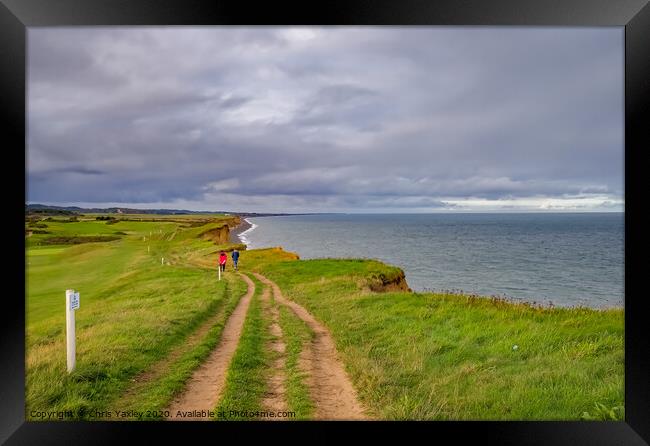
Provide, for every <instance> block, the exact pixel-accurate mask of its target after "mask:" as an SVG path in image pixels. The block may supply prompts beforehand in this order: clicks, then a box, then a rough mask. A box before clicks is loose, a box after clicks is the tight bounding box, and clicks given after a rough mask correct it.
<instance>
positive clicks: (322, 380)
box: [253, 273, 368, 420]
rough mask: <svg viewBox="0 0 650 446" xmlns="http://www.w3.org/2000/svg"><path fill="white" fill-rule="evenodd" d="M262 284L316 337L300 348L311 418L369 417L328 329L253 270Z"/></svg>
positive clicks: (347, 418)
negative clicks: (310, 399)
mask: <svg viewBox="0 0 650 446" xmlns="http://www.w3.org/2000/svg"><path fill="white" fill-rule="evenodd" d="M253 275H254V276H255V277H257V278H258V279H259V280H260V281H261V282H262V283H264V284H266V285H269V286H270V287H271V289H272V290H273V295H274V297H275V299H276V300H277V301H278V302H279V303H280V304H282V305H286V306H287V307H289V308H291V310H293V312H294V313H295V314H296V315H297V316H298V317H299V318H300V319H302V320H303V321H304V322H305V323H306V324H307V325H308V326H309V328H310V329H311V330H312V331H313V332H314V334H315V336H314V339H313V341H312V343H311V344H310V345H308V346H307V348H306V349H305V350H303V354H302V355H301V361H300V364H301V366H302V367H303V368H304V369H305V371H306V372H307V373H308V375H309V379H308V380H307V385H308V387H309V390H310V394H311V397H312V399H313V401H314V405H315V406H316V411H315V416H314V419H318V420H364V419H368V416H367V415H366V411H365V409H364V408H363V407H362V406H361V404H360V403H359V401H358V399H357V393H356V391H355V389H354V387H353V386H352V383H351V382H350V379H349V378H348V376H347V374H346V373H345V369H344V368H343V364H341V362H340V361H339V359H338V354H337V351H336V347H335V344H334V341H333V339H332V336H331V335H330V333H329V331H328V330H327V329H326V328H325V327H324V326H323V325H322V324H321V323H320V322H318V321H317V320H316V319H315V318H314V317H313V316H312V315H311V314H310V313H309V312H308V311H307V310H306V309H305V308H303V307H302V306H301V305H299V304H297V303H296V302H293V301H290V300H288V299H286V298H285V297H284V296H283V295H282V291H281V290H280V288H279V287H278V285H277V284H275V283H274V282H272V281H271V280H269V279H267V278H266V277H264V276H263V275H261V274H257V273H253Z"/></svg>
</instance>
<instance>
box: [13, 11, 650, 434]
mask: <svg viewBox="0 0 650 446" xmlns="http://www.w3.org/2000/svg"><path fill="white" fill-rule="evenodd" d="M235 24H237V25H263V24H265V25H272V24H275V25H292V24H295V25H300V24H302V25H312V24H313V25H352V24H357V25H507V26H513V25H515V26H619V27H622V26H624V27H625V192H626V193H625V195H626V197H625V257H626V261H625V290H626V293H625V421H624V422H573V421H571V422H569V421H567V422H561V421H553V422H471V421H468V422H403V423H393V422H371V423H347V422H341V423H322V422H304V423H258V422H253V423H192V422H185V423H152V422H148V423H147V422H142V423H138V422H110V423H107V422H26V421H25V414H24V408H25V395H24V393H25V364H24V363H25V305H24V302H23V301H21V300H20V297H18V290H20V289H22V292H23V293H24V292H25V272H24V269H23V268H22V267H21V265H14V267H16V269H17V271H16V273H15V274H11V275H9V276H8V277H10V279H11V281H12V284H16V288H17V291H16V293H14V294H13V295H14V296H17V297H16V298H11V297H10V295H6V296H5V299H4V301H5V302H3V303H4V307H5V308H4V309H3V310H2V311H0V313H2V317H3V321H2V324H0V327H1V328H0V329H1V330H2V336H1V337H0V349H1V352H2V360H1V361H0V367H1V369H0V374H1V377H2V380H1V383H2V384H1V387H0V388H1V391H0V404H1V405H2V412H0V441H2V442H5V441H6V444H12V445H13V444H56V443H68V444H112V445H114V444H116V442H123V441H133V442H135V441H146V442H147V443H150V442H153V441H154V438H156V439H171V438H172V437H173V436H177V438H179V439H182V441H185V442H187V441H188V439H189V440H190V441H192V440H194V441H196V438H197V435H201V436H203V435H205V436H207V438H213V439H215V440H217V441H219V440H221V441H223V440H225V439H226V435H228V436H229V437H231V438H232V435H236V437H235V439H236V441H239V440H243V439H244V437H246V436H247V435H248V434H250V433H257V434H259V433H265V434H267V433H268V434H271V432H273V433H275V434H277V435H279V436H280V438H283V439H288V438H295V437H294V436H295V429H296V428H299V429H300V430H301V431H304V434H303V436H301V437H300V438H299V441H301V442H304V441H309V442H311V441H314V440H321V441H323V440H327V439H335V438H338V437H339V436H340V434H341V430H342V429H348V428H354V429H355V430H358V431H359V432H358V434H360V435H362V436H363V437H370V436H372V437H374V436H375V435H377V436H384V435H385V434H388V433H390V432H392V431H395V430H398V431H399V432H400V433H403V434H406V435H408V437H405V438H411V439H412V440H411V441H414V440H415V438H418V437H415V435H418V436H419V438H424V439H428V440H429V441H432V442H434V443H435V442H443V441H444V442H445V443H447V442H449V441H453V443H454V444H456V443H463V442H467V441H468V440H474V441H477V442H481V443H484V442H491V443H495V444H501V445H510V444H512V445H523V444H531V445H546V444H554V445H555V444H557V445H561V444H571V445H581V444H584V445H642V444H648V442H650V423H649V421H650V354H649V353H648V352H650V345H649V342H648V328H647V327H648V323H647V322H646V320H645V318H646V316H647V315H648V312H647V311H646V310H647V306H646V304H645V299H646V296H645V295H644V293H639V294H636V295H632V294H631V291H632V290H634V289H635V288H634V286H633V285H634V282H637V283H638V282H639V281H640V278H641V277H642V273H643V271H642V270H641V268H643V267H644V266H645V265H646V264H647V263H648V262H647V260H645V261H644V259H643V251H642V249H643V244H642V243H641V238H642V235H643V234H642V226H643V218H642V209H641V206H640V204H639V201H636V200H637V199H638V200H642V199H643V198H642V196H640V197H638V198H635V195H637V194H639V195H641V194H640V193H639V192H638V191H642V190H648V187H647V186H646V185H645V183H644V182H643V181H642V180H643V179H644V177H643V174H642V170H641V169H642V166H643V163H641V161H640V159H641V158H640V157H641V156H642V154H643V153H644V151H645V150H646V149H648V148H650V130H648V129H646V128H645V125H644V124H645V123H646V122H650V121H648V120H647V115H648V113H647V112H648V109H649V108H650V105H649V104H650V100H649V99H648V93H649V91H650V6H649V5H648V1H647V0H617V1H611V0H591V1H585V0H547V1H534V0H498V1H497V0H492V1H485V0H483V1H482V0H456V1H453V0H445V1H435V2H434V1H425V0H401V1H389V0H387V1H385V0H374V1H367V0H366V1H363V0H354V1H353V0H335V1H323V2H320V3H311V2H300V3H295V4H294V3H282V4H279V3H276V2H260V3H259V4H255V5H251V4H249V3H247V2H241V1H240V2H234V1H230V2H225V1H205V0H202V1H199V0H185V1H178V0H85V1H83V0H82V1H74V0H58V1H53V0H0V98H2V105H1V106H0V110H1V111H0V113H2V115H1V119H0V126H1V127H2V129H3V132H2V135H3V137H4V140H5V150H4V151H3V152H4V154H5V159H6V158H7V157H6V155H9V154H13V155H17V156H16V157H15V161H11V163H10V164H9V165H10V166H11V167H10V168H9V169H5V172H8V173H9V174H10V175H3V176H2V181H3V183H4V184H3V185H4V188H3V190H5V191H9V192H10V193H9V194H7V195H6V196H5V200H4V201H5V203H7V202H10V203H11V208H12V210H15V211H16V218H12V219H11V221H10V225H11V226H10V227H11V231H10V234H9V236H8V238H9V239H10V241H8V242H7V244H5V246H11V248H12V250H13V251H12V252H11V253H6V254H5V255H6V256H7V257H9V256H11V257H10V258H11V259H13V258H14V257H13V255H12V254H14V253H17V254H18V257H17V258H20V256H21V255H25V245H24V242H22V241H21V240H24V239H23V238H22V234H23V231H24V223H23V217H24V208H23V206H24V205H25V203H26V197H27V194H26V192H27V191H26V189H25V191H24V192H25V194H24V195H23V196H22V197H19V194H18V193H17V192H14V190H15V189H16V188H17V186H16V184H17V183H19V182H20V178H21V177H20V175H21V174H20V170H19V167H21V166H22V167H23V172H25V176H24V177H22V180H23V184H24V185H25V188H26V187H27V186H26V184H27V181H26V180H27V179H26V175H27V174H26V169H24V168H25V159H26V157H25V156H23V157H20V155H18V154H19V153H20V152H19V149H20V148H21V147H25V149H26V120H25V116H26V115H25V112H26V110H25V109H26V95H25V93H26V77H25V72H26V65H25V62H26V31H27V27H39V26H95V25H235ZM644 118H645V119H644ZM7 143H8V144H7ZM6 165H7V163H5V166H6ZM12 176H15V177H12ZM644 186H645V187H644ZM21 200H22V201H21ZM637 256H638V258H639V259H640V260H639V261H636V260H634V259H635V257H637ZM13 263H14V264H15V263H18V262H13ZM636 289H638V288H636ZM305 434H306V435H305ZM161 437H162V438H161ZM269 438H270V437H269ZM442 438H445V439H446V440H441V439H442Z"/></svg>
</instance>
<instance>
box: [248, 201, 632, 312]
mask: <svg viewBox="0 0 650 446" xmlns="http://www.w3.org/2000/svg"><path fill="white" fill-rule="evenodd" d="M248 221H249V222H250V223H251V224H252V226H251V227H250V228H249V229H248V230H247V231H245V232H243V233H242V234H240V238H241V239H242V242H243V243H246V244H247V245H248V248H249V249H255V248H265V247H272V246H282V247H283V248H284V249H285V250H287V251H291V252H295V253H297V254H298V255H299V256H300V258H301V259H315V258H327V257H334V258H369V259H377V260H381V261H383V262H385V263H389V264H391V265H395V266H399V267H400V268H402V269H403V270H404V272H405V274H406V281H407V282H408V284H409V286H410V287H411V288H412V289H413V291H417V292H440V291H448V292H459V293H460V292H462V293H468V294H478V295H482V296H499V297H503V298H507V299H511V300H514V301H526V302H530V303H536V304H538V305H552V306H563V307H573V306H586V307H593V308H607V307H623V306H624V279H625V253H624V236H625V228H624V213H517V214H515V213H498V214H497V213H492V214H487V213H437V214H315V215H292V216H281V217H256V218H248Z"/></svg>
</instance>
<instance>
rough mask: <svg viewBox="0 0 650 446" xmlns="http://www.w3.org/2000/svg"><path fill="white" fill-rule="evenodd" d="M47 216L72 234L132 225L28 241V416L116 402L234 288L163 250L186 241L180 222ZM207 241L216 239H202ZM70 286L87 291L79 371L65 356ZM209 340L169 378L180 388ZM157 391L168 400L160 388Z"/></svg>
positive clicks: (81, 412) (82, 412)
mask: <svg viewBox="0 0 650 446" xmlns="http://www.w3.org/2000/svg"><path fill="white" fill-rule="evenodd" d="M47 223H48V226H51V227H52V229H53V231H56V232H57V233H58V234H59V235H61V236H66V237H70V236H79V235H81V234H83V236H87V235H89V234H98V233H101V231H102V230H105V229H104V227H108V228H111V229H110V231H113V230H116V229H119V230H121V231H124V232H125V233H127V234H128V235H127V236H123V237H122V238H121V239H120V240H116V241H112V242H100V243H85V244H81V245H75V246H69V247H62V246H61V245H58V246H56V247H53V246H51V245H48V246H43V245H41V246H38V245H37V246H33V245H31V246H30V244H28V248H27V252H26V272H27V278H26V282H27V283H26V288H27V296H26V319H27V327H26V332H27V333H26V341H27V342H26V415H27V419H32V416H31V413H32V411H33V410H69V411H72V412H73V414H74V417H75V418H82V419H83V418H87V417H88V416H89V414H91V413H93V412H94V411H97V410H100V411H101V410H107V409H110V403H111V402H112V401H114V400H115V399H116V398H118V397H119V396H120V395H121V394H122V393H123V392H124V391H125V390H126V389H127V388H128V387H129V385H130V379H131V378H132V377H134V376H136V375H137V374H138V373H140V372H142V371H143V370H146V369H147V368H148V367H150V366H151V365H153V364H155V363H156V362H157V361H159V360H160V359H161V358H164V357H166V356H167V355H168V353H169V352H170V351H171V350H172V349H174V348H175V347H177V346H178V345H179V343H181V342H182V341H183V339H185V338H186V337H187V335H188V334H189V333H191V332H192V331H193V330H195V329H196V328H197V327H198V326H200V324H201V323H202V322H203V321H205V320H206V319H207V318H208V317H210V315H212V314H214V312H215V311H217V310H218V308H219V307H220V306H221V305H223V303H224V299H225V298H226V282H225V281H222V282H217V280H216V274H215V272H214V270H213V269H210V268H208V267H200V266H199V267H197V266H194V265H176V264H173V262H172V264H171V265H167V264H166V265H161V263H160V258H161V257H162V256H167V255H168V253H170V252H171V251H172V250H173V249H175V244H176V243H182V241H181V242H177V241H168V240H166V237H169V236H170V234H171V233H172V231H173V230H175V229H177V228H178V223H170V222H154V223H151V222H120V223H118V224H115V225H110V226H106V225H105V224H104V223H103V222H95V221H80V222H74V223H55V222H47ZM57 224H58V225H59V226H57ZM150 232H151V235H149V233H150ZM142 237H146V239H147V240H146V241H143V238H142ZM31 238H32V237H29V238H28V240H29V239H31ZM147 246H149V251H147ZM197 246H210V243H209V242H207V241H199V243H198V245H197ZM167 261H168V260H167ZM68 288H74V289H75V290H77V291H79V292H80V297H81V298H80V301H81V305H80V308H79V310H77V311H76V326H77V327H76V332H77V368H76V370H75V371H74V372H73V373H71V374H68V373H67V372H66V363H65V361H66V360H65V357H66V353H65V311H64V308H65V307H64V302H65V290H66V289H68ZM206 345H207V344H206ZM206 348H207V347H205V346H204V348H203V350H201V349H200V348H198V349H197V350H196V351H194V352H189V353H188V355H189V356H188V357H184V359H183V360H181V363H179V364H178V365H177V368H176V369H175V370H172V371H170V376H168V377H166V379H167V380H168V381H166V383H167V384H165V385H164V386H168V388H170V389H173V388H175V387H174V386H177V385H178V382H179V381H180V380H182V379H183V378H184V377H185V376H187V373H188V370H189V369H190V368H192V367H193V366H194V365H196V364H198V362H199V358H200V357H201V355H203V354H205V349H206ZM192 355H196V356H195V357H194V359H192V357H191V356H192ZM174 374H176V378H175V377H174V376H173V375H174ZM164 386H163V387H164ZM154 393H155V392H154ZM145 398H149V397H147V396H146V395H145ZM154 400H155V401H154ZM150 401H153V402H154V403H155V404H158V402H160V401H162V400H160V399H158V400H156V399H155V397H154V396H152V397H151V400H150ZM160 404H162V403H160Z"/></svg>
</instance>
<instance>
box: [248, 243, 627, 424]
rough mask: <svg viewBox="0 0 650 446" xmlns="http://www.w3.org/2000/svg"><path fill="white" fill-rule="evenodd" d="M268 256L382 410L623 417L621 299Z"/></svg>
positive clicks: (429, 415)
mask: <svg viewBox="0 0 650 446" xmlns="http://www.w3.org/2000/svg"><path fill="white" fill-rule="evenodd" d="M247 255H253V252H249V253H245V255H244V256H243V258H242V261H245V260H246V256H247ZM254 255H255V256H258V257H259V256H260V253H256V254H254ZM275 256H276V257H280V256H279V255H277V254H276V255H275ZM270 257H273V255H271V256H270ZM266 260H267V261H266V262H263V261H258V263H257V264H256V265H252V267H254V268H256V267H259V269H260V271H262V272H263V273H264V274H265V275H267V276H268V277H269V278H271V279H272V280H274V281H276V282H277V283H278V284H279V285H280V287H281V288H282V289H283V290H284V292H285V294H286V295H287V296H288V297H290V298H291V299H294V300H296V301H297V302H299V303H300V304H302V305H304V306H305V307H306V308H307V309H308V310H309V311H310V312H312V314H314V315H315V316H316V317H317V318H319V319H320V320H321V321H323V322H324V323H325V324H326V325H327V326H328V327H329V329H330V330H331V332H332V334H333V336H334V339H335V340H336V343H337V348H338V349H339V352H340V353H341V354H342V356H343V361H344V362H345V364H346V367H347V370H348V373H349V374H350V376H351V377H352V379H353V381H354V383H355V385H356V387H357V389H358V390H359V393H360V397H361V398H362V399H363V400H364V402H365V403H366V404H367V406H368V407H371V408H373V410H374V411H375V413H376V415H377V416H379V417H380V418H382V419H383V418H385V419H444V420H460V419H465V420H478V419H481V420H549V419H555V420H578V419H581V418H599V419H612V418H614V419H622V417H623V410H622V407H623V396H624V387H623V376H624V356H623V352H624V350H623V339H624V325H623V310H622V309H609V310H595V309H588V308H542V307H534V306H530V305H526V304H518V303H510V302H506V301H503V300H496V299H490V298H481V297H471V296H463V295H455V294H431V293H410V292H388V293H385V292H384V293H376V292H373V288H372V287H371V286H369V284H373V283H375V284H376V283H377V281H378V278H381V277H383V280H384V281H386V282H390V279H391V278H392V280H397V278H398V277H399V276H400V272H401V270H399V268H396V267H393V266H389V265H385V264H382V263H380V262H376V261H371V260H343V259H341V260H335V259H323V260H306V261H295V260H294V261H290V260H287V259H284V260H283V261H277V262H273V261H268V259H266Z"/></svg>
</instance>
